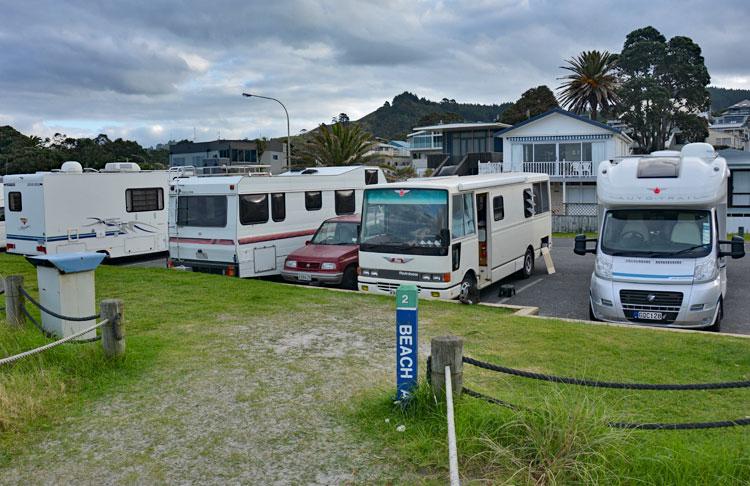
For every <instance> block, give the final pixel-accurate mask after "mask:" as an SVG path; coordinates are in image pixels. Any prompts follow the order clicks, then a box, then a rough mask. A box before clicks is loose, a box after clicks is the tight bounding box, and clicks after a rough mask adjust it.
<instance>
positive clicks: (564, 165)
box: [523, 161, 596, 178]
mask: <svg viewBox="0 0 750 486" xmlns="http://www.w3.org/2000/svg"><path fill="white" fill-rule="evenodd" d="M523 170H524V172H541V173H543V174H548V175H549V176H550V177H560V178H567V177H591V178H595V177H596V171H595V167H594V163H593V162H559V161H554V162H524V163H523Z"/></svg>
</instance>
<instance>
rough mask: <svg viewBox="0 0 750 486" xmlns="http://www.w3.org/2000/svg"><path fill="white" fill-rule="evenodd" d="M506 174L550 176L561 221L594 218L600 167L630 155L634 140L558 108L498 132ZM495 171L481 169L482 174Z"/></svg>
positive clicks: (502, 168) (488, 168)
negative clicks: (561, 217)
mask: <svg viewBox="0 0 750 486" xmlns="http://www.w3.org/2000/svg"><path fill="white" fill-rule="evenodd" d="M495 139H496V140H501V142H502V145H503V162H502V166H501V170H502V171H503V172H513V171H523V172H543V173H546V174H549V176H550V183H551V184H550V189H551V192H552V200H551V203H552V204H551V206H552V211H553V213H554V214H559V215H574V216H579V215H580V216H583V215H591V216H594V215H596V202H597V200H596V174H597V169H598V166H599V163H600V162H602V161H604V160H610V159H614V158H617V157H623V156H626V155H629V154H630V147H631V145H632V144H633V140H632V139H631V138H630V137H629V136H628V135H626V134H625V133H623V132H622V131H621V130H620V129H618V128H614V127H612V126H610V125H607V124H604V123H599V122H597V121H594V120H591V119H589V118H587V117H584V116H580V115H576V114H574V113H571V112H569V111H565V110H563V109H560V108H554V109H552V110H549V111H547V112H545V113H542V114H539V115H536V116H533V117H531V118H529V119H528V120H524V121H522V122H520V123H517V124H515V125H513V126H512V127H509V128H505V129H502V130H499V131H497V132H496V133H495ZM492 171H497V167H494V168H493V167H489V166H485V165H483V164H482V165H480V172H492Z"/></svg>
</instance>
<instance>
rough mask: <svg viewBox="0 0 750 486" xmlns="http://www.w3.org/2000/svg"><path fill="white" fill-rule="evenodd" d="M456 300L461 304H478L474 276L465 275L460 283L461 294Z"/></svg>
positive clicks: (477, 291) (470, 274)
mask: <svg viewBox="0 0 750 486" xmlns="http://www.w3.org/2000/svg"><path fill="white" fill-rule="evenodd" d="M458 300H459V301H460V302H461V303H462V304H478V303H479V289H478V288H477V279H476V277H474V274H472V273H467V274H466V276H464V279H463V280H462V281H461V293H460V294H459V295H458Z"/></svg>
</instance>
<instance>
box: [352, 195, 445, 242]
mask: <svg viewBox="0 0 750 486" xmlns="http://www.w3.org/2000/svg"><path fill="white" fill-rule="evenodd" d="M363 208H364V211H363V216H362V238H361V241H360V249H361V250H362V251H372V252H380V253H405V254H417V255H447V254H448V242H449V240H450V236H449V232H448V192H447V191H445V190H438V189H370V190H367V191H365V201H364V206H363Z"/></svg>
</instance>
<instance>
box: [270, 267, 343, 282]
mask: <svg viewBox="0 0 750 486" xmlns="http://www.w3.org/2000/svg"><path fill="white" fill-rule="evenodd" d="M302 275H305V276H309V277H310V278H309V279H307V278H305V277H303V278H300V276H302ZM281 276H282V277H283V278H284V280H286V281H288V282H302V283H310V282H316V283H322V284H329V285H338V284H340V283H341V281H342V280H343V278H344V274H343V272H331V273H328V272H326V273H323V272H299V271H296V270H282V271H281Z"/></svg>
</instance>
